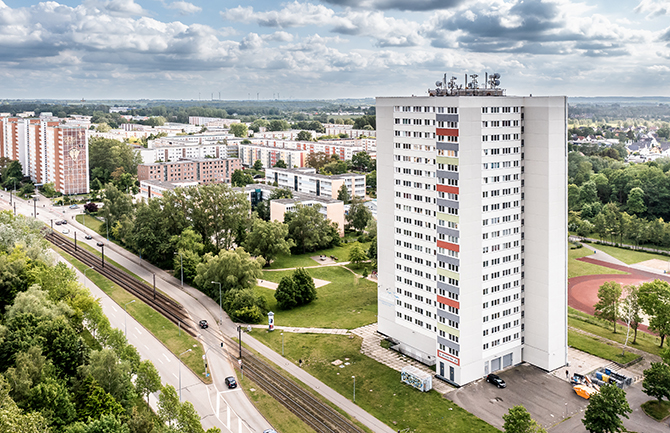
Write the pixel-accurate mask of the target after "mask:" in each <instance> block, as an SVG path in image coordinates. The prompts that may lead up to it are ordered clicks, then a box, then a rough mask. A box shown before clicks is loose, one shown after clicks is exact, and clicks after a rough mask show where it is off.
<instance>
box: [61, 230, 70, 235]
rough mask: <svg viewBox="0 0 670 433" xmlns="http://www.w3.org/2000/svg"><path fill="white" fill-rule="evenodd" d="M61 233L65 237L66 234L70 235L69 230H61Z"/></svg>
mask: <svg viewBox="0 0 670 433" xmlns="http://www.w3.org/2000/svg"><path fill="white" fill-rule="evenodd" d="M62 233H63V234H64V235H66V234H68V233H70V229H63V232H62Z"/></svg>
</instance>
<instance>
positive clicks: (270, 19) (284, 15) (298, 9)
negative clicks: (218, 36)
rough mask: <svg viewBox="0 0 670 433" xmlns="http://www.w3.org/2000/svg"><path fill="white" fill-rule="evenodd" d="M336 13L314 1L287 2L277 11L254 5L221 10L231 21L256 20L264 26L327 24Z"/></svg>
mask: <svg viewBox="0 0 670 433" xmlns="http://www.w3.org/2000/svg"><path fill="white" fill-rule="evenodd" d="M333 15H335V12H334V11H333V10H332V9H328V8H327V7H325V6H323V5H315V4H312V3H299V2H298V1H294V2H293V3H287V4H285V5H284V8H283V9H281V10H277V11H266V12H254V9H253V7H251V6H249V7H246V8H245V7H242V6H238V7H236V8H233V9H227V10H225V11H222V12H221V16H222V17H223V18H224V19H227V20H229V21H239V22H251V21H255V22H256V23H258V24H259V25H260V26H263V27H278V28H287V27H304V26H312V25H316V26H321V25H327V24H328V23H329V22H330V21H331V18H332V17H333Z"/></svg>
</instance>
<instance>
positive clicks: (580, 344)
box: [568, 329, 638, 364]
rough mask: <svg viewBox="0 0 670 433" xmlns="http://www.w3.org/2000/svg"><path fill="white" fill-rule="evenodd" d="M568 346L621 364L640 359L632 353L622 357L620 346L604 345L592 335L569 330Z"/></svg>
mask: <svg viewBox="0 0 670 433" xmlns="http://www.w3.org/2000/svg"><path fill="white" fill-rule="evenodd" d="M568 344H569V345H570V346H572V347H574V348H575V349H579V350H581V351H582V352H586V353H590V354H591V355H594V356H597V357H599V358H603V359H609V360H610V361H614V362H618V363H619V364H626V363H629V362H631V361H632V360H634V359H637V358H638V356H637V355H636V354H634V353H630V352H626V353H624V355H623V356H621V349H620V348H619V347H618V346H613V345H610V344H607V343H603V342H602V341H600V340H598V339H597V338H594V337H591V336H590V335H584V334H580V333H579V332H577V331H573V330H570V329H569V330H568Z"/></svg>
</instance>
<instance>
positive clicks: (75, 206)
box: [70, 204, 79, 209]
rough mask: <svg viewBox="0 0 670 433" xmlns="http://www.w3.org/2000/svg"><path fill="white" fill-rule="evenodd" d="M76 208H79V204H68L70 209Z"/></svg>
mask: <svg viewBox="0 0 670 433" xmlns="http://www.w3.org/2000/svg"><path fill="white" fill-rule="evenodd" d="M78 208H79V206H77V205H76V204H73V205H72V206H70V209H78Z"/></svg>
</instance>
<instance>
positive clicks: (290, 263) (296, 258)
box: [265, 242, 370, 269]
mask: <svg viewBox="0 0 670 433" xmlns="http://www.w3.org/2000/svg"><path fill="white" fill-rule="evenodd" d="M353 244H354V243H353V242H351V243H347V244H342V246H339V247H335V248H328V249H326V250H319V251H314V252H311V253H304V254H292V255H290V256H287V255H281V256H279V257H277V259H276V260H275V261H273V262H272V263H270V266H267V267H266V268H265V269H287V268H299V267H300V268H304V267H307V266H316V265H318V264H319V263H318V262H316V261H314V260H312V259H311V258H310V257H313V256H319V255H326V256H329V257H330V256H335V257H337V259H338V261H339V262H346V261H347V260H349V248H351V246H352V245H353ZM361 245H362V246H363V249H364V250H365V251H367V250H368V248H370V243H369V242H367V243H364V244H361Z"/></svg>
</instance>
